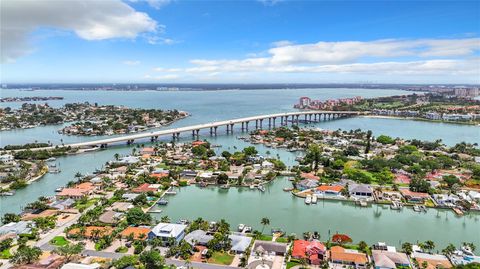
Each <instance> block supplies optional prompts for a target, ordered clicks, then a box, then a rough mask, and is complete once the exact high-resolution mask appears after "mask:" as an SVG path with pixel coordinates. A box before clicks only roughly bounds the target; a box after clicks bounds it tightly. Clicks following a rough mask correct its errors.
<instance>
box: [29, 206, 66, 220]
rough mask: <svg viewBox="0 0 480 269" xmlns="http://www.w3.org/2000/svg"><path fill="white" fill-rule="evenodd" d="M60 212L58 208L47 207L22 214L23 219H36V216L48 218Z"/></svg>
mask: <svg viewBox="0 0 480 269" xmlns="http://www.w3.org/2000/svg"><path fill="white" fill-rule="evenodd" d="M57 214H58V210H56V209H46V210H43V211H41V212H38V213H37V212H32V213H25V214H23V215H22V220H34V219H36V218H46V217H52V216H55V215H57Z"/></svg>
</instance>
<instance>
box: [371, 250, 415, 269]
mask: <svg viewBox="0 0 480 269" xmlns="http://www.w3.org/2000/svg"><path fill="white" fill-rule="evenodd" d="M372 258H373V262H374V263H375V269H395V268H397V267H403V268H408V267H410V260H409V259H408V256H407V254H405V253H401V252H396V251H385V250H372Z"/></svg>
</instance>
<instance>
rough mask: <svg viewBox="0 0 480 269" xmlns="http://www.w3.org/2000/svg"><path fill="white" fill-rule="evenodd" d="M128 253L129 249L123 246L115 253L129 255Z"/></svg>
mask: <svg viewBox="0 0 480 269" xmlns="http://www.w3.org/2000/svg"><path fill="white" fill-rule="evenodd" d="M127 251H128V248H127V247H125V246H121V247H118V248H117V249H116V250H115V252H118V253H127Z"/></svg>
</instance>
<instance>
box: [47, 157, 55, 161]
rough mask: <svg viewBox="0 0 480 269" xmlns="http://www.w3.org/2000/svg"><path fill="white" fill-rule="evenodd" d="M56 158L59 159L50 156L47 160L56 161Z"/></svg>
mask: <svg viewBox="0 0 480 269" xmlns="http://www.w3.org/2000/svg"><path fill="white" fill-rule="evenodd" d="M56 160H57V159H56V158H55V157H50V158H48V159H47V160H46V161H47V162H54V161H56Z"/></svg>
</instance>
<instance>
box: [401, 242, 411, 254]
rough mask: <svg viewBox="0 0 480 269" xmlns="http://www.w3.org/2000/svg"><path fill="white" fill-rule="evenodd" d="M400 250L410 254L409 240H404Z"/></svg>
mask: <svg viewBox="0 0 480 269" xmlns="http://www.w3.org/2000/svg"><path fill="white" fill-rule="evenodd" d="M402 251H403V252H405V253H407V255H410V254H412V252H413V246H412V244H410V243H409V242H405V243H403V244H402Z"/></svg>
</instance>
